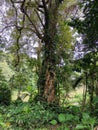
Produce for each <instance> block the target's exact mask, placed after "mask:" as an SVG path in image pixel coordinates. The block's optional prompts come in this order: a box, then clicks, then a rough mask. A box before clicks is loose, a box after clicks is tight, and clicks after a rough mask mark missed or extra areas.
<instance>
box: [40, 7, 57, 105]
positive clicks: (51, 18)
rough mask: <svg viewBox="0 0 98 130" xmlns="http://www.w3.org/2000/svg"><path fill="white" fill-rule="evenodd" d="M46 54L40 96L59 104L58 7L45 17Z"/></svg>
mask: <svg viewBox="0 0 98 130" xmlns="http://www.w3.org/2000/svg"><path fill="white" fill-rule="evenodd" d="M45 18H46V19H45V29H44V54H43V62H42V68H41V72H40V76H39V80H38V88H39V95H40V97H41V98H43V100H44V101H46V102H47V103H49V104H51V103H54V102H55V103H58V100H57V92H56V72H55V71H56V33H57V31H56V25H57V8H56V5H52V7H51V8H50V9H49V10H48V12H47V13H46V15H45Z"/></svg>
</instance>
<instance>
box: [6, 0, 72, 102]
mask: <svg viewBox="0 0 98 130" xmlns="http://www.w3.org/2000/svg"><path fill="white" fill-rule="evenodd" d="M6 2H8V4H9V10H7V14H8V16H9V17H10V20H11V21H10V22H9V23H10V25H9V26H12V27H13V28H14V29H13V28H11V31H12V34H13V38H14V46H13V48H12V49H15V53H14V55H15V56H16V65H15V67H17V68H18V66H17V65H18V64H19V62H20V53H21V47H22V46H23V47H24V45H27V44H29V45H30V40H28V41H26V42H25V40H24V39H31V40H32V41H34V40H35V39H36V41H38V39H40V41H41V46H42V48H41V49H42V50H43V51H42V52H41V54H42V57H41V58H42V60H41V61H40V62H41V65H40V69H39V70H40V72H39V73H38V76H39V79H38V100H40V99H41V100H44V101H46V102H48V103H53V102H57V103H58V98H57V85H56V84H57V83H56V82H57V76H56V68H57V64H58V58H57V53H58V50H60V49H58V50H57V45H58V35H59V32H60V27H59V23H58V15H59V7H60V5H61V4H64V1H63V0H34V1H32V0H21V1H18V0H16V1H14V0H8V1H6ZM65 3H66V2H65ZM9 14H10V15H9ZM13 18H14V20H13ZM9 26H7V28H8V27H9ZM66 26H67V25H66ZM5 28H6V27H5ZM5 28H4V29H5ZM68 30H70V29H68ZM26 35H27V36H26ZM59 36H60V35H59ZM67 41H68V40H67ZM24 42H25V43H26V44H24ZM60 42H61V41H60ZM22 43H23V45H22ZM66 43H67V42H66ZM68 44H69V45H70V43H68ZM60 51H61V50H60ZM64 51H65V50H63V52H64ZM61 59H62V58H61ZM60 62H61V60H60ZM18 69H19V68H18Z"/></svg>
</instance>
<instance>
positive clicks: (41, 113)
mask: <svg viewBox="0 0 98 130" xmlns="http://www.w3.org/2000/svg"><path fill="white" fill-rule="evenodd" d="M0 108H1V107H0ZM3 113H4V115H2V114H3ZM52 118H55V113H54V112H52V111H51V110H46V109H45V108H44V107H43V106H42V105H41V104H40V103H39V102H38V103H37V104H35V103H32V104H30V103H18V104H17V105H15V104H12V105H10V106H9V107H7V108H6V109H3V108H1V122H0V123H1V124H3V125H1V128H5V130H6V129H8V128H9V129H14V130H17V129H21V130H24V129H29V130H32V129H33V128H36V127H43V125H45V124H47V123H48V122H49V121H50V120H51V119H52Z"/></svg>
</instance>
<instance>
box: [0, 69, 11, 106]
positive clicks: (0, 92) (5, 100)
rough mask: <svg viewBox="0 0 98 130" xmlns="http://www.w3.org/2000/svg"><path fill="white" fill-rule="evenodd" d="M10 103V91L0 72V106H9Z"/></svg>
mask: <svg viewBox="0 0 98 130" xmlns="http://www.w3.org/2000/svg"><path fill="white" fill-rule="evenodd" d="M10 102H11V91H10V89H9V88H8V83H7V80H6V79H5V77H4V76H3V74H2V71H1V70H0V104H3V105H9V104H10Z"/></svg>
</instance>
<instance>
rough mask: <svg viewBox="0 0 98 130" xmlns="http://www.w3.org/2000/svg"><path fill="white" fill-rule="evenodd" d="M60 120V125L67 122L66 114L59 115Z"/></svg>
mask: <svg viewBox="0 0 98 130" xmlns="http://www.w3.org/2000/svg"><path fill="white" fill-rule="evenodd" d="M58 120H59V122H60V123H63V122H65V121H66V119H65V114H62V113H61V114H59V115H58Z"/></svg>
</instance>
